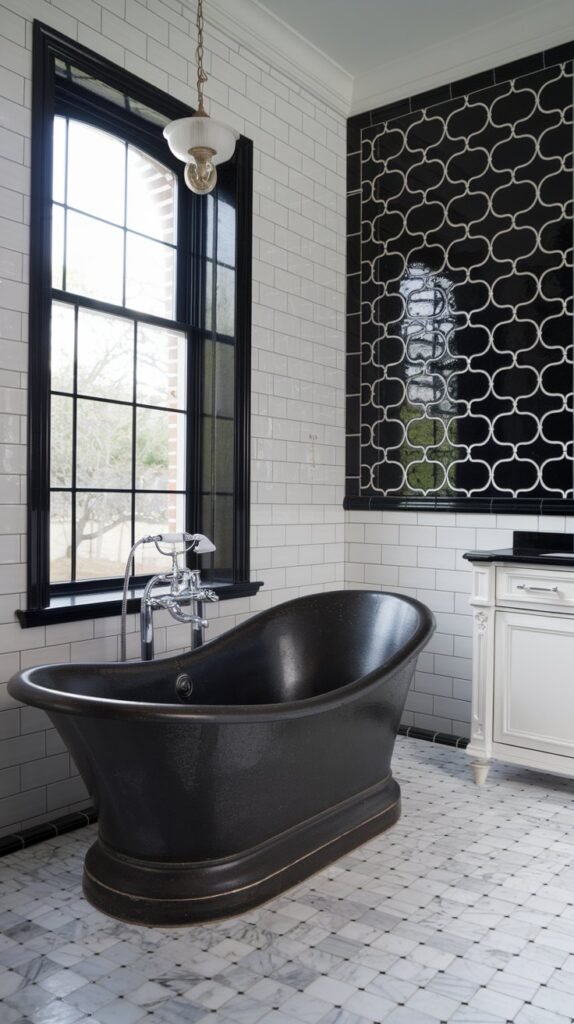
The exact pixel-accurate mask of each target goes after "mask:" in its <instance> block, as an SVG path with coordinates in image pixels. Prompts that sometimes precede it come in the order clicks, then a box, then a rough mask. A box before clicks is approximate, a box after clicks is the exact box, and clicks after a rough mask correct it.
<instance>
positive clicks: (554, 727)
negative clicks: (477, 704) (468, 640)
mask: <svg viewBox="0 0 574 1024" xmlns="http://www.w3.org/2000/svg"><path fill="white" fill-rule="evenodd" d="M495 649H496V656H495V670H494V692H495V699H494V739H495V741H497V742H500V743H510V744H512V745H513V746H518V747H529V748H531V749H533V750H545V751H548V752H550V753H556V754H568V755H570V756H572V755H574V621H573V620H572V619H570V618H567V617H566V616H561V615H543V614H537V613H528V612H510V611H500V612H497V614H496V631H495Z"/></svg>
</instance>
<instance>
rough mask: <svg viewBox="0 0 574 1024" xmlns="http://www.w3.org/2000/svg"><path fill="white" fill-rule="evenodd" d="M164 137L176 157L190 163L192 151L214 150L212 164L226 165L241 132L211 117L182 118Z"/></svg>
mask: <svg viewBox="0 0 574 1024" xmlns="http://www.w3.org/2000/svg"><path fill="white" fill-rule="evenodd" d="M163 134H164V137H165V138H166V139H167V144H168V146H169V148H170V149H171V151H172V153H173V155H174V156H176V157H178V159H179V160H183V161H184V163H189V156H190V150H192V149H212V150H213V156H212V157H211V163H212V164H215V165H217V164H224V163H225V162H226V160H230V159H231V157H232V156H233V153H234V151H235V143H236V142H237V140H238V138H239V132H236V131H235V129H234V128H229V127H228V125H226V124H222V123H221V122H220V121H212V119H211V118H210V117H201V116H199V117H197V116H196V117H180V118H179V119H178V120H177V121H171V122H170V124H167V125H166V126H165V128H164V130H163Z"/></svg>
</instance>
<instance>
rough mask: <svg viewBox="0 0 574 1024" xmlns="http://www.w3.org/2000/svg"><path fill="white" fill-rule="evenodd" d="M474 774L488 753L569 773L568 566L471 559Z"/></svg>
mask: <svg viewBox="0 0 574 1024" xmlns="http://www.w3.org/2000/svg"><path fill="white" fill-rule="evenodd" d="M471 605H472V607H473V612H474V633H473V677H472V725H471V739H470V743H469V745H468V747H467V753H468V754H469V755H470V757H471V758H472V769H473V774H474V778H475V781H476V782H479V783H480V782H484V780H485V778H486V776H487V773H488V766H489V761H490V759H491V758H499V759H500V760H502V761H509V762H511V763H512V764H518V765H524V766H525V767H528V768H539V769H543V770H545V771H554V772H559V773H560V774H562V775H569V776H572V777H574V567H573V568H560V569H554V568H553V567H552V566H551V565H550V566H549V565H548V564H541V565H514V564H508V563H506V564H504V563H497V562H489V563H485V562H473V586H472V597H471Z"/></svg>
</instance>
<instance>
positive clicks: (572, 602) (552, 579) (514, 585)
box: [496, 567, 574, 610]
mask: <svg viewBox="0 0 574 1024" xmlns="http://www.w3.org/2000/svg"><path fill="white" fill-rule="evenodd" d="M496 600H497V601H498V602H501V601H505V602H508V601H511V602H512V604H513V605H522V604H528V605H548V606H549V607H552V608H555V609H560V608H563V609H564V610H566V609H568V608H573V607H574V573H572V572H558V571H556V570H553V569H546V568H545V569H527V568H523V569H521V568H517V569H509V568H507V567H504V568H501V569H497V570H496Z"/></svg>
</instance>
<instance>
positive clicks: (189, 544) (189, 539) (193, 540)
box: [152, 533, 215, 555]
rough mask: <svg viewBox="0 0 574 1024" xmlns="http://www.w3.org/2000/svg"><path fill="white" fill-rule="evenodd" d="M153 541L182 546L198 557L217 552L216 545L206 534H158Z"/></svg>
mask: <svg viewBox="0 0 574 1024" xmlns="http://www.w3.org/2000/svg"><path fill="white" fill-rule="evenodd" d="M152 540H153V541H154V542H155V544H156V547H157V545H158V544H168V545H169V544H171V545H173V547H176V546H177V545H180V546H181V547H183V548H185V550H186V551H193V553H194V554H196V555H208V554H210V553H211V552H212V551H215V544H214V543H213V541H211V540H210V539H209V537H206V536H205V534H204V533H158V534H157V536H156V537H153V538H152Z"/></svg>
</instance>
